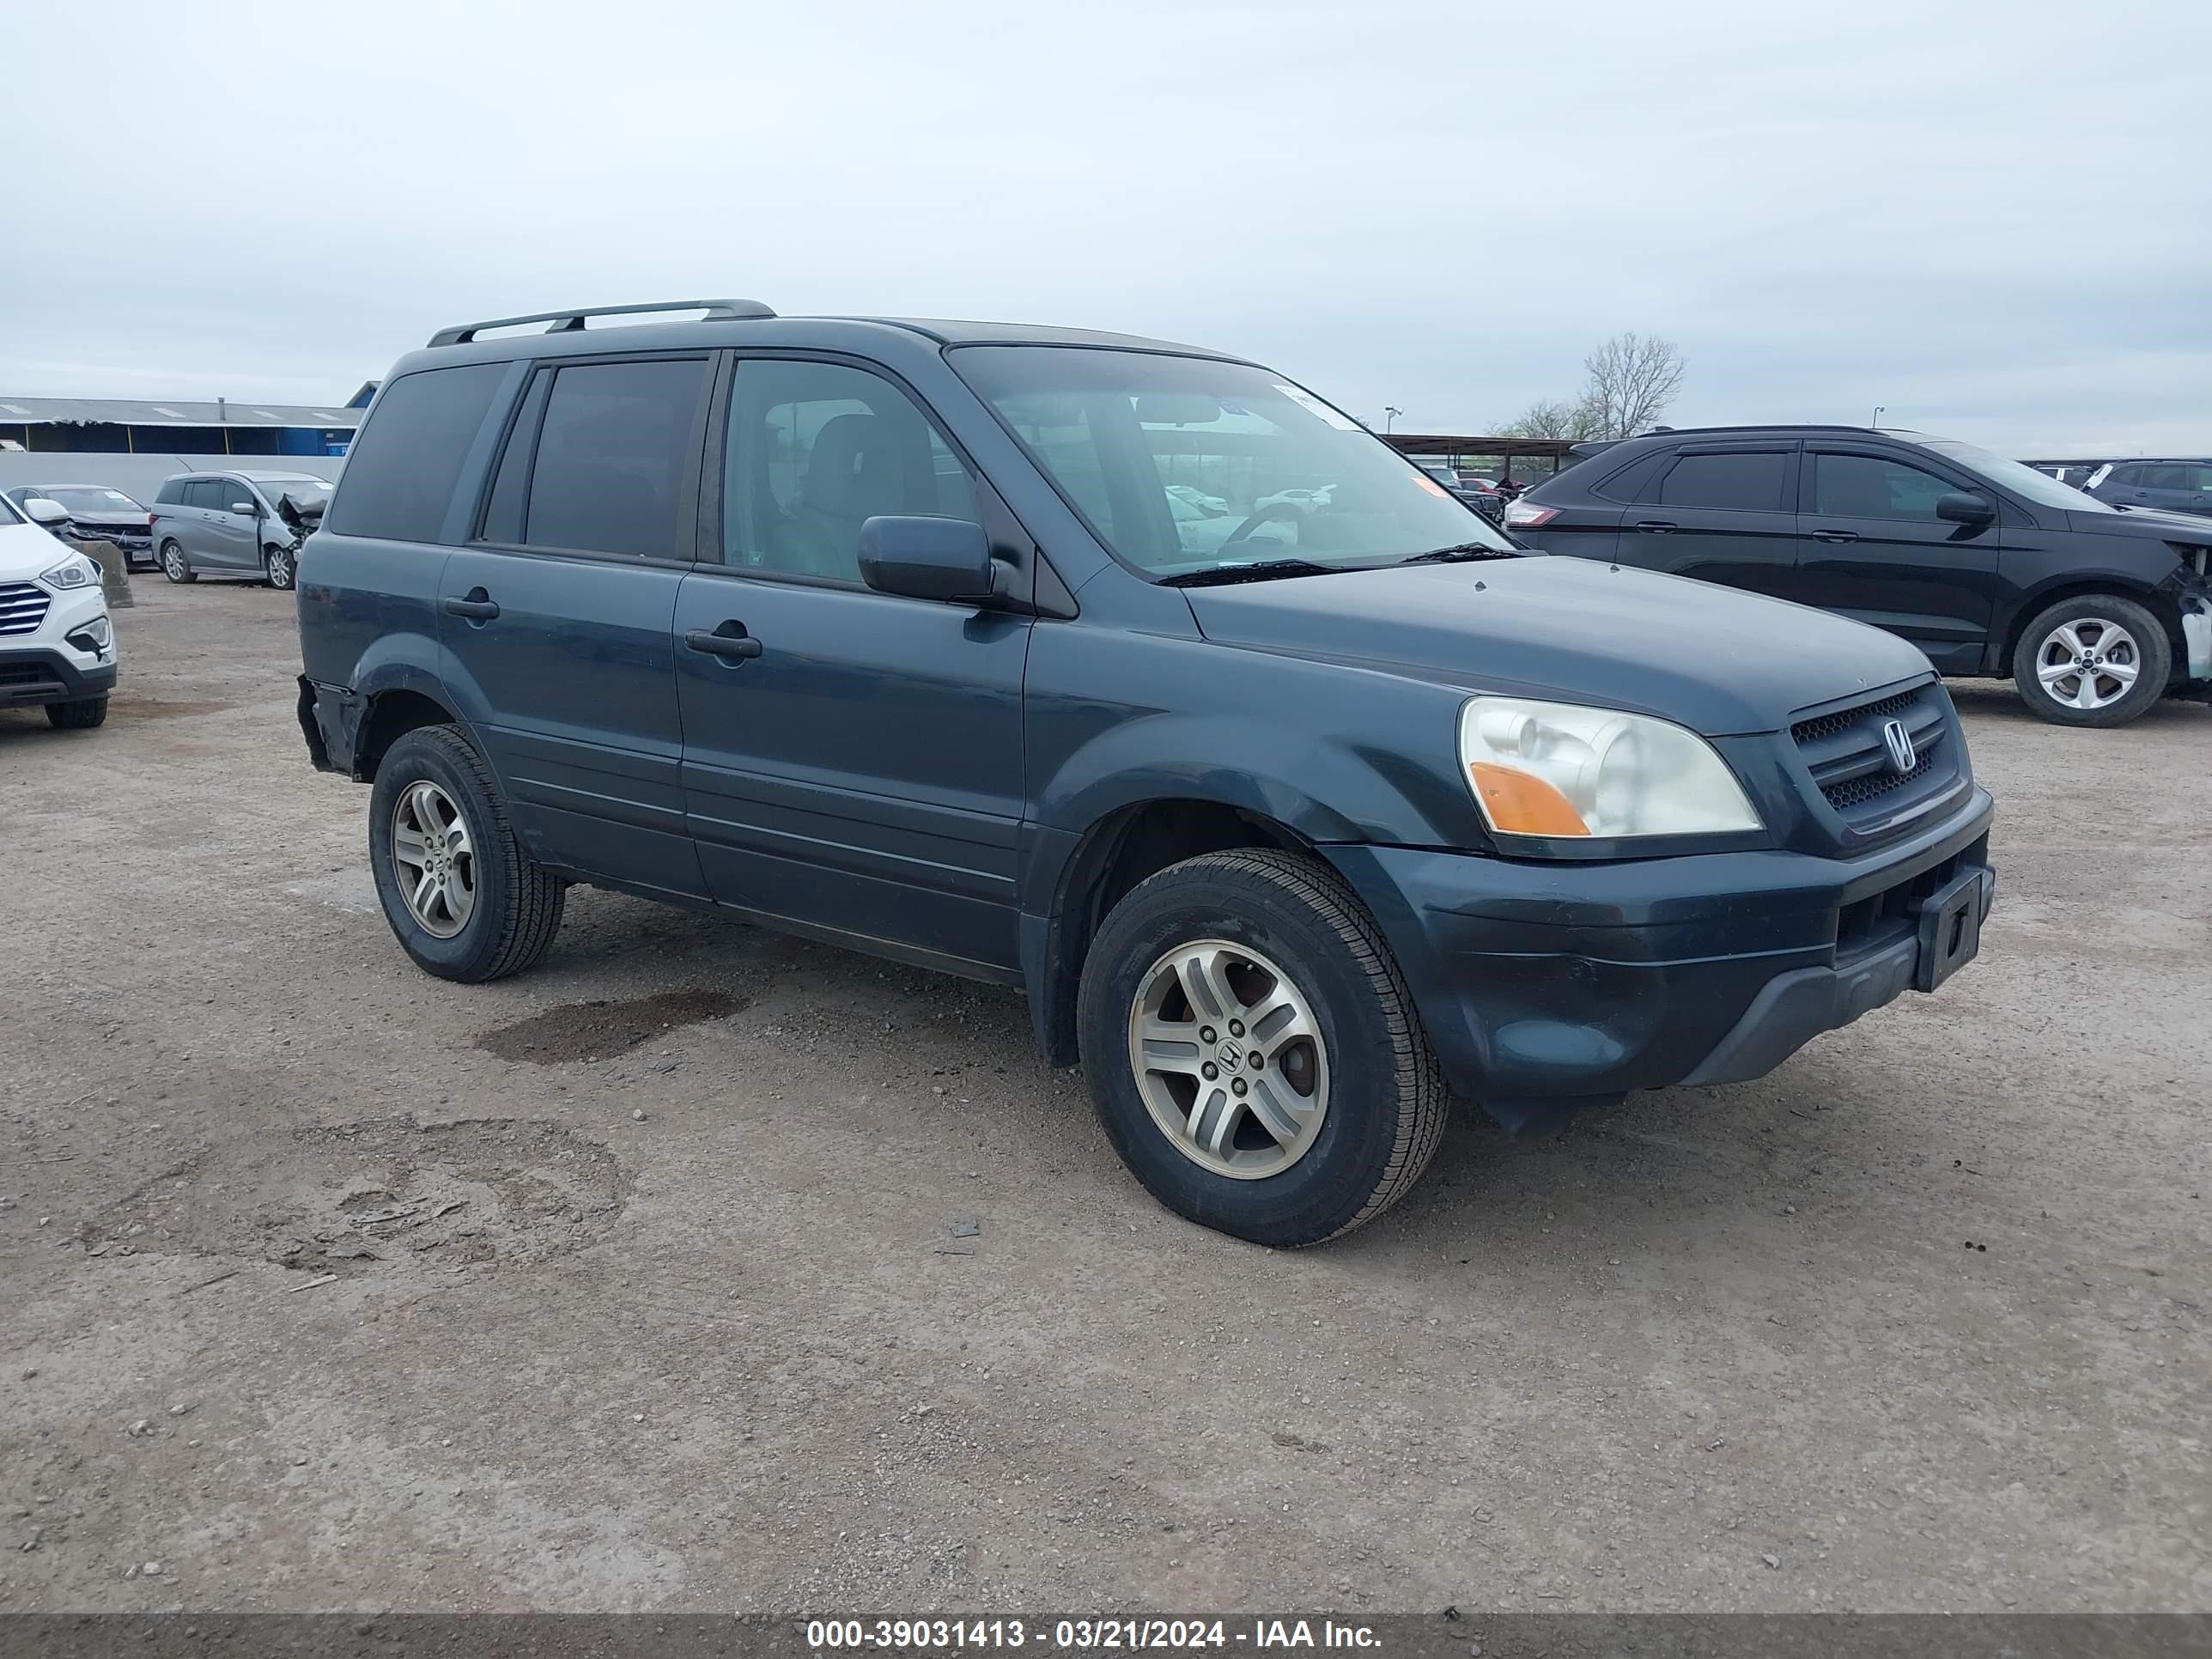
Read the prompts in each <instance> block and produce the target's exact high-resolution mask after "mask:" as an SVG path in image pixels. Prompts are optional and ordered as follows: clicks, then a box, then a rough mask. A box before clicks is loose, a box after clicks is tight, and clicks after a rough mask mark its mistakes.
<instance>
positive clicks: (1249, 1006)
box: [1129, 939, 1329, 1181]
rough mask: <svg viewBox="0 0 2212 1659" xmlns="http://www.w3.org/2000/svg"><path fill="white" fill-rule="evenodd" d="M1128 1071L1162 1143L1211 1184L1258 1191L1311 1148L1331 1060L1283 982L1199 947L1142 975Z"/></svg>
mask: <svg viewBox="0 0 2212 1659" xmlns="http://www.w3.org/2000/svg"><path fill="white" fill-rule="evenodd" d="M1129 1063H1130V1065H1131V1066H1132V1067H1133V1068H1134V1070H1135V1073H1136V1078H1137V1092H1138V1094H1139V1096H1140V1097H1142V1098H1143V1100H1144V1103H1145V1109H1146V1111H1147V1112H1149V1113H1150V1114H1151V1115H1152V1121H1153V1123H1154V1124H1156V1125H1157V1126H1158V1128H1159V1131H1160V1133H1162V1134H1164V1135H1165V1136H1166V1137H1167V1138H1168V1140H1169V1143H1170V1145H1171V1146H1174V1147H1175V1149H1176V1151H1177V1152H1181V1153H1182V1155H1183V1156H1184V1157H1185V1158H1188V1159H1190V1161H1191V1162H1192V1163H1194V1164H1198V1165H1200V1167H1201V1168H1203V1169H1206V1170H1212V1172H1213V1173H1214V1174H1216V1175H1223V1176H1230V1177H1231V1178H1232V1179H1235V1180H1238V1181H1259V1180H1263V1179H1265V1178H1266V1177H1267V1176H1275V1175H1280V1174H1281V1173H1282V1172H1283V1171H1284V1170H1287V1169H1289V1168H1291V1165H1293V1164H1296V1163H1297V1162H1298V1160H1299V1159H1300V1158H1304V1156H1305V1155H1306V1154H1307V1153H1308V1152H1310V1151H1311V1150H1312V1149H1313V1144H1314V1140H1315V1138H1316V1136H1318V1135H1319V1134H1320V1133H1321V1129H1322V1122H1323V1121H1325V1120H1326V1118H1327V1117H1328V1090H1329V1073H1328V1046H1327V1044H1326V1043H1325V1042H1323V1041H1322V1031H1321V1024H1320V1022H1319V1021H1318V1020H1317V1019H1316V1018H1315V1017H1314V1012H1313V1008H1312V1006H1311V1005H1310V1004H1309V1003H1308V1002H1307V1001H1306V999H1305V997H1304V994H1302V993H1301V992H1300V991H1299V989H1298V987H1297V986H1296V985H1295V984H1294V983H1292V982H1291V976H1290V975H1288V974H1286V973H1285V972H1284V971H1283V969H1281V968H1280V967H1279V966H1277V965H1276V964H1275V963H1273V962H1271V961H1270V960H1268V958H1267V957H1265V956H1264V955H1262V954H1261V952H1259V951H1255V950H1254V949H1253V948H1252V947H1251V946H1250V945H1236V944H1231V942H1229V941H1228V940H1226V939H1199V940H1196V941H1195V942H1194V943H1191V944H1188V945H1177V946H1176V948H1175V949H1174V950H1172V951H1169V952H1168V953H1167V954H1166V955H1164V956H1163V957H1160V959H1159V960H1158V962H1156V963H1153V964H1152V967H1151V968H1150V969H1146V973H1145V975H1144V977H1143V978H1142V980H1140V981H1139V985H1138V989H1137V994H1136V996H1135V998H1134V1000H1133V1001H1132V1003H1131V1005H1130V1008H1129Z"/></svg>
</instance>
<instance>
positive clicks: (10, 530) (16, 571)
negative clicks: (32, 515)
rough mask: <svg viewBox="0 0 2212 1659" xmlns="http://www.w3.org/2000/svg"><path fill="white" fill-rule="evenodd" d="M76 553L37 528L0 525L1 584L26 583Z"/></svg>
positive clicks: (20, 525) (19, 525)
mask: <svg viewBox="0 0 2212 1659" xmlns="http://www.w3.org/2000/svg"><path fill="white" fill-rule="evenodd" d="M74 552H76V549H75V548H73V547H71V546H70V544H68V543H67V542H64V541H62V540H60V539H59V538H57V537H53V536H49V535H48V534H46V532H45V531H43V530H41V529H40V527H39V526H37V525H34V524H0V582H27V581H28V580H31V578H32V577H33V576H35V575H37V574H39V573H40V571H41V570H51V569H52V568H54V567H55V566H56V565H57V564H58V563H60V562H62V561H63V560H64V559H65V558H67V557H68V556H70V554H72V553H74Z"/></svg>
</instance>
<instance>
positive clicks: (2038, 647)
mask: <svg viewBox="0 0 2212 1659" xmlns="http://www.w3.org/2000/svg"><path fill="white" fill-rule="evenodd" d="M2088 622H2099V623H2106V624H2108V625H2110V626H2112V627H2116V628H2119V629H2124V630H2126V632H2127V634H2128V635H2129V637H2130V639H2131V640H2132V641H2134V643H2135V647H2136V649H2135V653H2134V654H2135V657H2136V662H2135V665H2134V666H2135V669H2136V678H2135V684H2133V685H2131V686H2130V687H2128V688H2127V690H2126V691H2125V693H2124V695H2122V696H2118V697H2117V698H2115V699H2114V700H2113V701H2112V702H2108V703H2106V704H2105V705H2104V706H2103V707H2102V708H2076V707H2075V706H2073V705H2072V704H2070V703H2069V702H2067V700H2066V698H2065V696H2063V695H2062V694H2060V693H2059V692H2058V691H2057V690H2054V689H2053V688H2052V687H2050V686H2046V685H2045V684H2044V682H2043V679H2042V678H2041V675H2040V674H2039V671H2038V670H2039V666H2040V665H2041V662H2042V659H2043V655H2044V650H2045V644H2046V642H2047V641H2050V639H2051V634H2052V633H2053V631H2054V630H2056V629H2060V628H2063V627H2064V626H2065V625H2066V624H2067V623H2088ZM2085 637H2086V636H2085ZM2087 642H2088V643H2090V644H2091V645H2092V646H2093V645H2094V644H2095V641H2094V640H2093V639H2092V640H2089V641H2087ZM2172 671H2173V643H2172V641H2170V640H2169V639H2167V638H2166V624H2165V623H2161V622H2160V621H2159V619H2158V618H2157V617H2154V616H2153V615H2151V613H2150V612H2149V611H2146V610H2145V609H2144V608H2143V607H2142V605H2137V604H2136V602H2135V601H2134V600H2133V599H2122V598H2120V597H2119V596H2118V594H2116V593H2087V594H2082V595H2081V596H2079V597H2077V598H2075V599H2061V600H2059V601H2058V603H2057V604H2056V605H2051V607H2049V608H2048V609H2047V610H2045V611H2042V612H2040V613H2039V614H2038V615H2037V617H2035V619H2034V620H2033V622H2031V623H2028V625H2027V628H2026V629H2024V630H2023V631H2022V632H2021V636H2020V643H2019V644H2017V645H2015V647H2013V653H2012V678H2013V684H2015V685H2017V686H2018V687H2019V688H2020V695H2021V699H2022V700H2023V701H2024V702H2026V703H2027V706H2028V707H2029V708H2032V709H2033V710H2034V711H2035V712H2036V713H2037V714H2039V715H2041V716H2042V717H2043V718H2044V719H2045V720H2049V721H2051V724H2053V725H2054V726H2100V727H2101V726H2125V725H2126V724H2127V723H2128V722H2129V721H2130V720H2133V719H2135V718H2136V715H2138V714H2142V712H2143V710H2144V709H2146V708H2149V707H2150V706H2151V705H2152V704H2153V703H2154V702H2157V701H2158V700H2159V699H2160V697H2162V696H2165V695H2166V678H2167V677H2168V676H2169V675H2171V674H2172ZM2057 684H2059V685H2062V686H2063V685H2066V684H2075V685H2076V686H2078V685H2079V684H2080V682H2079V679H2078V677H2077V678H2073V679H2070V680H2061V681H2059V682H2057ZM2101 684H2106V685H2109V684H2112V682H2110V681H2109V680H2106V681H2104V682H2101Z"/></svg>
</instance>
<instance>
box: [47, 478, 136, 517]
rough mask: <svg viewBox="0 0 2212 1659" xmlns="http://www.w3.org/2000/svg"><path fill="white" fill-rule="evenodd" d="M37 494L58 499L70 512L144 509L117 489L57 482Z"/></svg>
mask: <svg viewBox="0 0 2212 1659" xmlns="http://www.w3.org/2000/svg"><path fill="white" fill-rule="evenodd" d="M39 494H40V495H44V496H46V498H47V499H48V500H49V501H59V502H60V503H61V504H62V505H63V506H64V507H67V508H69V510H70V512H72V513H143V512H144V511H145V510H146V509H145V508H144V507H141V506H139V505H138V503H137V502H136V501H132V500H131V498H130V497H129V496H128V495H125V494H124V493H123V492H122V491H121V490H119V489H96V488H94V487H92V486H89V485H85V486H79V485H74V484H57V485H55V486H54V487H53V488H52V489H41V490H40V491H39Z"/></svg>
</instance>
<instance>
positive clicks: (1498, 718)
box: [1459, 697, 1760, 839]
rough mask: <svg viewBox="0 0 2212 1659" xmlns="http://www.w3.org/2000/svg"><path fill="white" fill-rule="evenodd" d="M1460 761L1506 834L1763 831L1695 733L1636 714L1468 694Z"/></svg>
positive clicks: (1730, 776) (1494, 824) (1491, 819)
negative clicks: (1470, 695)
mask: <svg viewBox="0 0 2212 1659" xmlns="http://www.w3.org/2000/svg"><path fill="white" fill-rule="evenodd" d="M1459 757H1460V764H1461V765H1462V766H1464V767H1465V768H1466V769H1467V772H1468V786H1469V787H1471V788H1472V789H1473V790H1474V800H1475V805H1478V806H1480V808H1481V809H1482V816H1483V817H1484V819H1485V820H1486V822H1487V823H1489V825H1490V827H1491V828H1492V829H1494V830H1496V831H1497V832H1498V834H1500V835H1504V836H1572V837H1589V838H1593V839H1601V838H1611V837H1613V836H1721V835H1729V834H1732V833H1735V832H1738V831H1741V830H1746V829H1759V828H1760V824H1759V814H1758V813H1756V812H1755V811H1753V810H1752V806H1751V803H1750V802H1749V801H1748V800H1747V799H1745V798H1744V793H1743V787H1742V786H1741V784H1739V783H1737V782H1736V781H1735V774H1734V773H1733V772H1730V771H1729V769H1728V766H1727V764H1726V763H1724V762H1723V760H1722V759H1721V757H1719V756H1718V755H1717V754H1715V753H1714V752H1713V750H1712V746H1711V744H1708V743H1707V742H1706V741H1705V739H1704V738H1700V737H1699V736H1697V735H1696V734H1695V733H1694V732H1686V731H1684V730H1683V729H1682V728H1681V727H1680V726H1674V725H1670V724H1669V723H1668V722H1667V721H1665V720H1651V719H1650V718H1648V717H1647V716H1645V715H1642V714H1621V713H1620V712H1618V711H1617V710H1614V709H1611V708H1578V707H1577V706H1576V705H1575V704H1573V703H1565V702H1526V701H1524V700H1522V698H1519V697H1470V698H1469V699H1468V702H1467V706H1466V707H1465V708H1463V709H1462V710H1461V712H1460V720H1459Z"/></svg>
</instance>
